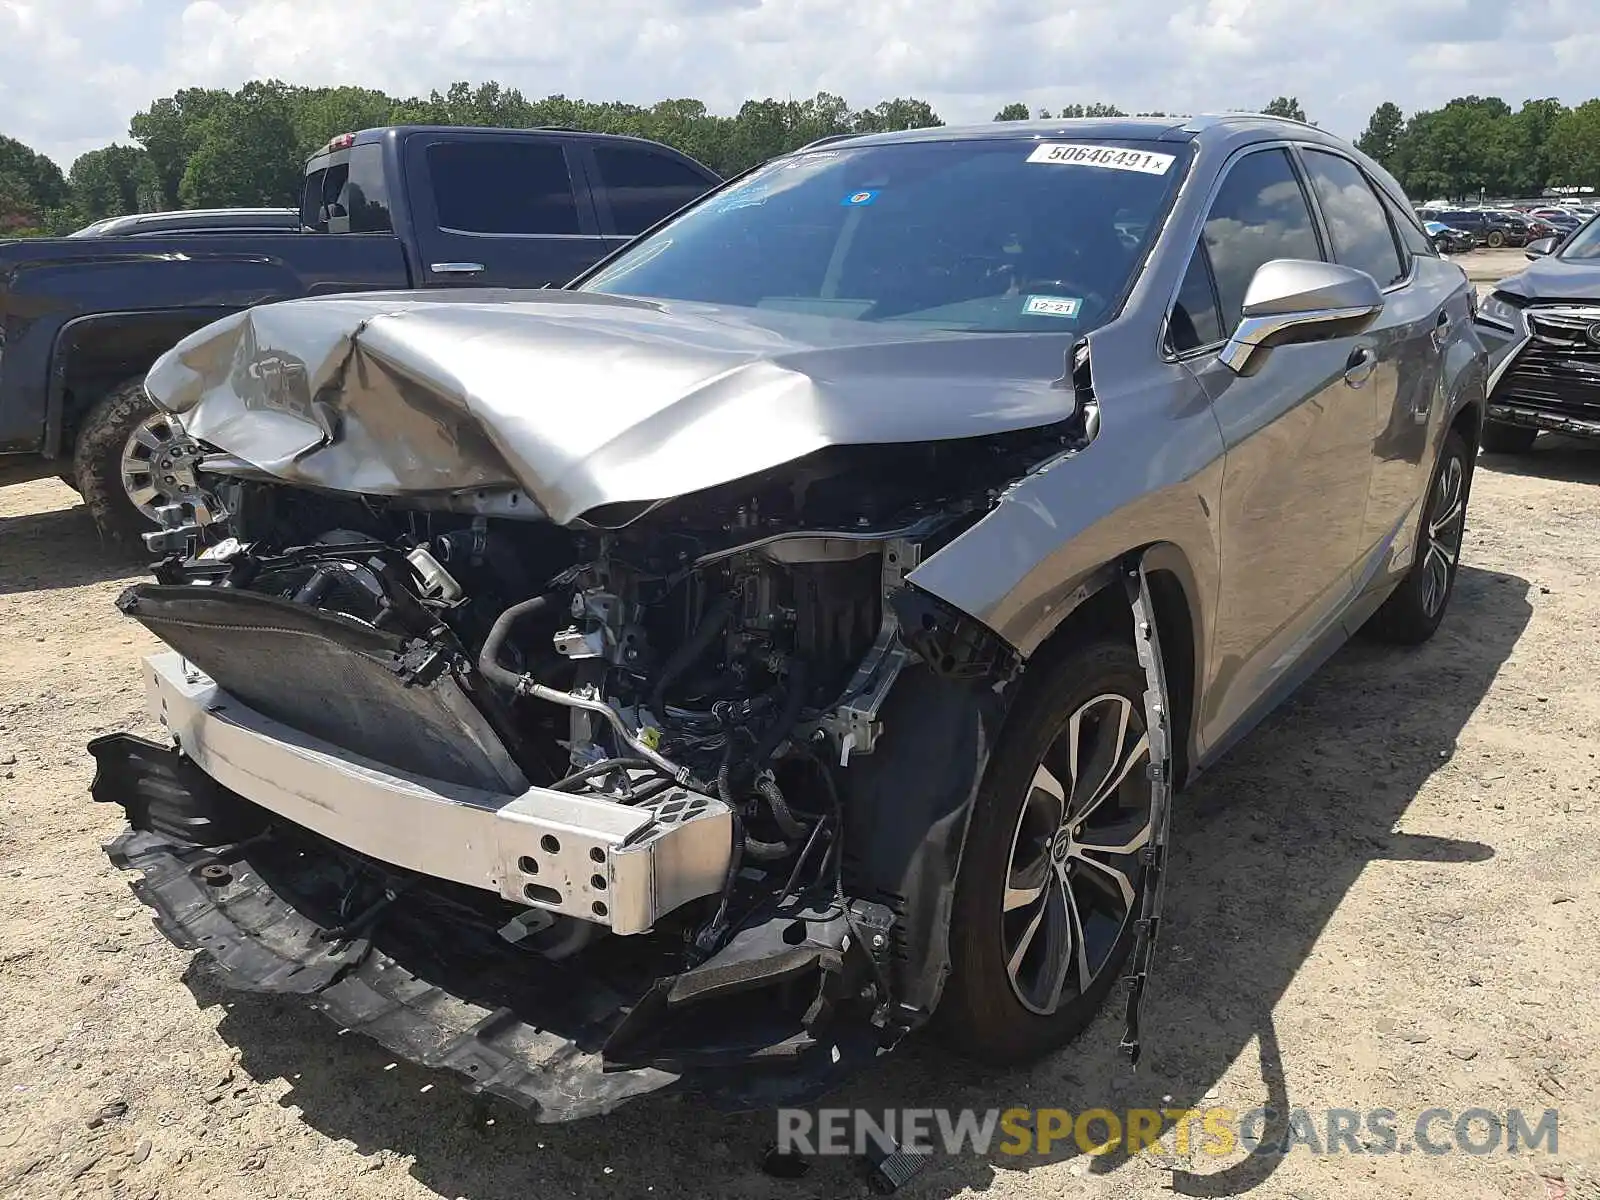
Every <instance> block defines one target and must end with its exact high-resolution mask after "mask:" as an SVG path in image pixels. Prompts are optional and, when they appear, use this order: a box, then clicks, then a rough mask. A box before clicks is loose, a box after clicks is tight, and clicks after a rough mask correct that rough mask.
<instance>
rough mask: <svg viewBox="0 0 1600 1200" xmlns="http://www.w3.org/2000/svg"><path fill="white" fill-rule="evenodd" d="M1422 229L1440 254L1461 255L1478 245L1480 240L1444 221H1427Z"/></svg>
mask: <svg viewBox="0 0 1600 1200" xmlns="http://www.w3.org/2000/svg"><path fill="white" fill-rule="evenodd" d="M1422 227H1423V229H1425V230H1426V231H1427V234H1428V239H1429V240H1430V241H1431V242H1433V248H1434V249H1435V250H1437V251H1438V252H1439V253H1440V254H1461V253H1464V252H1465V251H1468V250H1471V249H1474V248H1475V247H1476V246H1477V244H1478V239H1477V238H1475V237H1473V236H1472V235H1471V234H1470V233H1468V232H1467V231H1466V230H1464V229H1455V228H1452V227H1451V226H1449V225H1446V224H1445V223H1444V222H1443V221H1425V222H1424V223H1423V226H1422Z"/></svg>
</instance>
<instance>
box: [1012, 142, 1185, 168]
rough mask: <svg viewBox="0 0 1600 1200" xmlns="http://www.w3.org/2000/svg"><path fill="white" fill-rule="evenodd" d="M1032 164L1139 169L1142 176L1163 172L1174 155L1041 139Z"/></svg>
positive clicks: (1035, 149) (1121, 147)
mask: <svg viewBox="0 0 1600 1200" xmlns="http://www.w3.org/2000/svg"><path fill="white" fill-rule="evenodd" d="M1028 161H1029V162H1031V163H1054V164H1056V165H1058V166H1068V167H1102V168H1104V169H1106V170H1109V171H1139V172H1141V173H1143V174H1145V175H1165V174H1166V173H1167V171H1168V169H1169V168H1170V167H1171V166H1172V164H1173V163H1175V162H1176V161H1177V156H1176V155H1172V154H1157V153H1155V152H1154V151H1150V150H1129V149H1127V148H1125V147H1123V146H1099V145H1093V144H1090V143H1086V142H1042V143H1041V144H1039V145H1038V146H1036V147H1034V150H1033V153H1032V154H1030V155H1028Z"/></svg>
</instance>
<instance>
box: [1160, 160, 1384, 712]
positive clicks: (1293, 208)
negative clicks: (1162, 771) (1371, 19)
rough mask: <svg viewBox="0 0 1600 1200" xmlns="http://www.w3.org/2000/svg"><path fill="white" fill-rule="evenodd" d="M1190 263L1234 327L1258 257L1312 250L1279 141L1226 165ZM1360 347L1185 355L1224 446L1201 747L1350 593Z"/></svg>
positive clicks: (1359, 446) (1221, 321)
mask: <svg viewBox="0 0 1600 1200" xmlns="http://www.w3.org/2000/svg"><path fill="white" fill-rule="evenodd" d="M1196 257H1197V260H1200V261H1202V262H1204V263H1206V264H1208V265H1209V270H1210V273H1211V276H1212V277H1213V279H1214V282H1215V296H1216V299H1217V302H1218V304H1219V307H1220V315H1219V318H1218V322H1217V324H1218V325H1219V326H1220V328H1221V329H1222V330H1223V331H1224V332H1226V331H1231V330H1232V329H1233V328H1234V327H1235V326H1237V324H1238V323H1239V320H1240V316H1241V309H1242V307H1243V304H1244V296H1245V292H1246V290H1247V289H1248V287H1249V285H1250V281H1251V279H1252V278H1253V277H1254V275H1255V272H1256V270H1257V268H1259V267H1260V266H1261V265H1262V264H1263V263H1265V262H1268V261H1271V260H1273V259H1313V260H1315V259H1321V258H1323V257H1324V254H1323V249H1322V244H1321V241H1320V239H1319V236H1318V233H1317V227H1316V222H1315V220H1314V218H1313V216H1312V210H1311V206H1310V204H1309V202H1308V200H1307V197H1306V194H1305V191H1304V188H1303V186H1302V183H1301V179H1300V175H1299V172H1298V171H1297V169H1296V167H1295V165H1294V161H1293V159H1292V157H1291V155H1290V152H1289V151H1288V149H1287V148H1283V147H1267V148H1264V149H1259V150H1252V151H1250V152H1248V153H1246V154H1245V155H1244V156H1243V157H1241V158H1239V159H1237V160H1236V161H1235V162H1234V163H1233V164H1232V165H1231V166H1230V167H1229V168H1228V171H1227V174H1226V175H1225V177H1224V179H1223V182H1222V185H1221V187H1220V189H1219V191H1218V193H1217V196H1216V199H1215V200H1214V201H1213V202H1212V207H1211V211H1210V212H1209V214H1208V215H1207V218H1206V224H1205V230H1204V233H1203V235H1202V238H1201V246H1200V247H1199V248H1198V251H1197V256H1196ZM1363 350H1364V344H1363V343H1362V341H1361V339H1359V338H1336V339H1332V340H1329V341H1322V342H1315V343H1310V344H1307V345H1298V346H1283V347H1279V348H1278V349H1275V350H1272V351H1270V352H1269V353H1268V354H1267V356H1266V358H1265V360H1264V362H1262V364H1261V366H1260V368H1259V369H1258V370H1257V371H1256V372H1255V373H1254V374H1251V375H1248V376H1240V375H1236V374H1234V373H1233V372H1232V371H1231V370H1229V368H1228V367H1226V366H1224V365H1223V364H1222V363H1221V362H1220V361H1218V359H1217V356H1216V353H1215V350H1211V351H1208V352H1205V353H1202V354H1199V355H1195V356H1191V357H1190V358H1189V360H1188V361H1189V363H1190V366H1191V369H1192V370H1193V371H1194V372H1195V374H1196V376H1197V377H1198V378H1199V380H1200V382H1201V384H1202V385H1203V386H1204V387H1205V389H1206V391H1207V394H1208V395H1209V396H1210V397H1211V401H1212V408H1213V411H1214V412H1215V414H1216V417H1217V422H1218V424H1219V425H1220V426H1221V429H1222V436H1223V442H1224V444H1225V446H1226V448H1227V457H1226V462H1225V465H1224V469H1223V482H1222V512H1221V514H1220V520H1219V526H1220V537H1221V555H1222V590H1221V594H1220V596H1219V598H1218V605H1217V615H1216V621H1215V625H1214V630H1213V634H1212V647H1211V656H1210V661H1211V680H1210V688H1209V700H1208V703H1207V709H1208V711H1206V712H1203V713H1201V714H1200V718H1201V736H1202V738H1203V739H1204V741H1205V742H1206V743H1207V744H1214V743H1216V742H1217V741H1219V740H1221V739H1222V738H1223V737H1224V736H1226V734H1227V732H1228V731H1229V730H1230V729H1231V728H1233V727H1234V726H1235V725H1236V724H1237V723H1238V722H1239V720H1240V719H1241V718H1242V717H1243V716H1244V715H1245V714H1246V713H1247V712H1248V711H1249V710H1250V709H1251V708H1252V707H1253V706H1255V705H1256V703H1257V702H1258V701H1259V700H1261V699H1262V698H1263V697H1264V696H1266V695H1268V694H1269V693H1271V692H1273V691H1274V690H1275V689H1276V687H1277V686H1278V685H1280V684H1287V683H1289V682H1292V680H1291V676H1292V674H1293V672H1294V670H1295V668H1296V667H1297V666H1298V665H1300V664H1301V663H1302V662H1303V661H1304V660H1305V657H1306V652H1307V650H1309V649H1310V647H1311V646H1312V645H1314V644H1315V643H1316V642H1317V641H1318V639H1319V638H1321V637H1322V636H1323V635H1324V634H1326V633H1327V632H1328V630H1329V629H1330V628H1331V627H1332V626H1333V625H1334V624H1335V623H1336V622H1337V620H1338V617H1339V615H1340V614H1341V613H1342V612H1343V609H1344V606H1345V604H1346V603H1347V601H1348V599H1349V596H1350V590H1351V582H1352V569H1353V567H1354V564H1355V562H1356V560H1357V557H1358V555H1359V553H1360V545H1361V536H1362V528H1363V520H1364V517H1365V512H1366V504H1367V489H1368V485H1369V483H1370V480H1371V469H1370V462H1371V444H1372V416H1371V414H1372V402H1371V399H1370V397H1371V392H1370V391H1369V390H1367V388H1366V385H1367V384H1368V383H1370V373H1369V372H1367V371H1366V370H1365V364H1366V362H1367V359H1366V357H1365V356H1364V353H1363Z"/></svg>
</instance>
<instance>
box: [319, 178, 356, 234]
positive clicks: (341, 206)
mask: <svg viewBox="0 0 1600 1200" xmlns="http://www.w3.org/2000/svg"><path fill="white" fill-rule="evenodd" d="M349 182H350V163H349V162H348V161H345V162H341V163H331V164H329V166H328V173H327V175H326V176H324V177H323V180H322V214H321V216H320V217H319V218H318V226H319V228H321V229H323V230H325V231H326V232H328V233H349V232H350V210H349V209H348V208H347V207H345V186H346V185H347V184H348V183H349Z"/></svg>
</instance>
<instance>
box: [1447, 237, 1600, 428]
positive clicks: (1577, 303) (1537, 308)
mask: <svg viewBox="0 0 1600 1200" xmlns="http://www.w3.org/2000/svg"><path fill="white" fill-rule="evenodd" d="M1528 257H1529V258H1530V259H1532V260H1533V265H1532V266H1530V267H1528V268H1527V269H1526V270H1524V271H1522V272H1520V273H1519V274H1516V275H1513V276H1511V277H1510V278H1508V279H1502V280H1501V281H1500V282H1499V283H1498V284H1496V285H1495V288H1494V291H1493V292H1492V293H1490V295H1489V296H1488V297H1487V298H1486V299H1485V300H1484V301H1483V303H1482V304H1481V305H1480V306H1479V309H1478V315H1477V325H1478V330H1479V336H1480V337H1482V339H1483V342H1484V344H1485V345H1486V346H1487V347H1488V348H1489V353H1490V363H1491V370H1490V377H1489V380H1490V383H1489V386H1490V391H1489V419H1488V421H1487V423H1486V424H1485V425H1484V430H1483V447H1484V449H1485V450H1490V451H1494V452H1497V453H1503V454H1513V453H1518V452H1521V451H1524V450H1527V449H1529V448H1530V447H1531V446H1532V445H1533V442H1534V439H1535V438H1536V437H1537V436H1538V434H1539V431H1540V430H1541V429H1549V430H1555V431H1557V432H1560V433H1567V434H1573V435H1576V436H1578V437H1588V438H1600V218H1594V217H1591V218H1590V219H1589V221H1588V223H1587V224H1585V225H1584V226H1582V227H1581V228H1580V229H1579V230H1578V232H1577V233H1575V234H1571V235H1569V236H1568V237H1567V238H1565V239H1564V240H1562V241H1559V242H1558V241H1556V240H1555V239H1553V238H1546V239H1544V240H1542V241H1537V242H1534V243H1532V244H1531V245H1529V247H1528Z"/></svg>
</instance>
